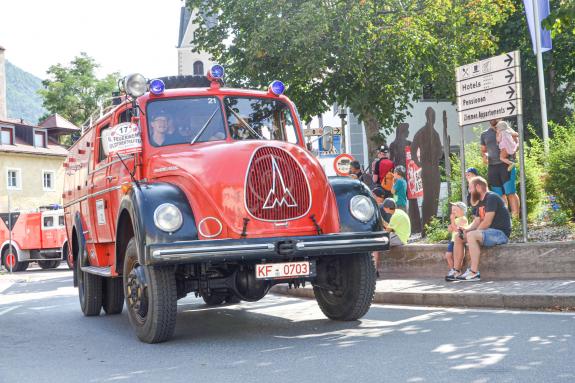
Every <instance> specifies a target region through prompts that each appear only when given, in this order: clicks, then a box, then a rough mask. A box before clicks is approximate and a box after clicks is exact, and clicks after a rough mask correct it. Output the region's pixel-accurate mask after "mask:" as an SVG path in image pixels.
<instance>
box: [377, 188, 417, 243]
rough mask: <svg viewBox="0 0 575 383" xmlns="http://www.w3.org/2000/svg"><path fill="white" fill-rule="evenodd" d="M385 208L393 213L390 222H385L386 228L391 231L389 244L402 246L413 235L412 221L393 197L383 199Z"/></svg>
mask: <svg viewBox="0 0 575 383" xmlns="http://www.w3.org/2000/svg"><path fill="white" fill-rule="evenodd" d="M383 210H384V211H385V212H386V213H388V214H391V219H390V221H389V223H387V222H385V221H384V222H383V227H384V228H385V230H387V231H389V232H390V235H389V246H390V247H394V246H401V245H405V244H406V243H407V240H408V239H409V236H410V235H411V222H410V221H409V216H408V215H407V213H406V212H404V211H403V210H400V209H398V208H397V205H396V203H395V201H394V200H393V199H392V198H386V199H385V200H384V201H383Z"/></svg>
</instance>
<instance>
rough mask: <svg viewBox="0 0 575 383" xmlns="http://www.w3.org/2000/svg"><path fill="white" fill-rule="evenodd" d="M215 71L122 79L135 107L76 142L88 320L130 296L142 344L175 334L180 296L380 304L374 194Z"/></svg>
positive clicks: (71, 202)
mask: <svg viewBox="0 0 575 383" xmlns="http://www.w3.org/2000/svg"><path fill="white" fill-rule="evenodd" d="M223 72H224V69H223V67H221V66H219V65H215V66H213V67H212V68H211V69H210V71H209V73H208V75H207V76H187V77H177V78H176V77H167V78H162V79H154V80H150V81H148V80H146V79H145V78H144V77H143V76H142V75H139V74H136V75H131V76H127V77H126V78H125V79H124V80H123V81H122V83H121V84H122V89H121V90H122V92H123V94H124V95H125V99H124V100H123V101H122V102H121V103H119V105H117V106H115V107H113V108H111V110H109V111H107V112H105V113H104V114H103V115H102V116H101V117H100V118H99V119H98V120H97V122H96V123H94V124H93V125H92V126H90V127H89V128H87V129H86V130H85V132H84V134H83V136H82V137H81V138H80V139H79V140H78V141H77V142H76V143H75V144H74V145H73V146H72V147H71V148H70V153H69V156H68V158H67V160H66V162H65V164H64V167H65V168H66V179H65V186H64V194H63V198H64V211H65V220H66V228H67V235H68V239H69V242H70V244H71V247H70V249H71V258H72V260H73V262H74V264H75V267H74V284H75V286H77V287H78V292H79V298H80V306H81V309H82V311H83V313H84V314H85V315H87V316H93V315H99V314H100V312H101V310H102V309H103V310H104V312H105V313H106V314H118V313H120V312H121V311H122V309H123V304H124V300H125V303H126V307H127V310H128V317H129V320H130V323H131V325H132V327H133V328H134V330H135V332H136V334H137V336H138V338H139V339H140V340H141V341H143V342H148V343H156V342H162V341H165V340H167V339H168V338H170V337H171V336H172V334H173V331H174V328H175V321H176V312H177V300H178V299H180V298H182V297H185V296H186V294H188V293H194V294H195V295H196V296H201V297H203V299H204V301H205V302H206V303H207V304H209V305H217V304H221V303H223V302H238V301H240V300H245V301H257V300H259V299H262V298H263V297H264V296H265V295H266V294H267V293H268V291H269V290H270V288H271V287H272V286H273V285H275V284H279V283H284V284H289V285H290V286H292V287H299V286H302V285H304V284H305V283H306V282H308V283H311V284H312V285H313V288H314V291H315V296H316V299H317V302H318V304H319V307H320V308H321V310H322V311H323V312H324V314H325V315H326V316H327V317H329V318H331V319H334V320H356V319H358V318H360V317H362V316H363V315H365V313H366V312H367V311H368V310H369V307H370V305H371V301H372V298H373V295H374V289H375V281H376V270H375V267H374V263H373V260H372V257H371V252H372V251H379V250H384V249H386V248H387V247H388V236H387V234H386V233H385V232H384V230H383V226H382V222H381V216H380V213H379V210H378V208H377V205H376V203H375V201H374V200H373V199H372V197H371V195H370V192H369V190H368V189H367V188H366V187H365V186H364V185H363V184H362V183H360V182H358V181H355V180H352V179H350V178H347V177H337V178H333V179H328V178H327V177H326V175H325V173H324V172H323V170H322V167H321V166H320V164H319V163H318V161H317V160H316V158H314V157H313V156H312V155H311V153H310V152H308V151H307V150H306V148H305V145H304V138H303V135H302V132H301V123H300V120H299V117H298V114H297V110H296V107H295V105H294V104H293V103H292V102H291V101H290V100H289V99H288V98H287V97H286V96H284V95H283V94H282V93H283V91H284V85H283V84H282V83H281V82H280V81H274V82H272V84H271V85H270V87H269V90H268V91H255V90H245V89H231V88H225V87H224V86H223V80H222V79H223Z"/></svg>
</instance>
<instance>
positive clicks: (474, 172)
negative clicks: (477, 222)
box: [465, 167, 479, 215]
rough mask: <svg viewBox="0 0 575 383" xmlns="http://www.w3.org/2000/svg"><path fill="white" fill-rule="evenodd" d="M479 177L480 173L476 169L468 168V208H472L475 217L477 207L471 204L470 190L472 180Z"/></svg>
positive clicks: (466, 174) (466, 172) (466, 173)
mask: <svg viewBox="0 0 575 383" xmlns="http://www.w3.org/2000/svg"><path fill="white" fill-rule="evenodd" d="M477 176H479V172H478V171H477V169H476V168H474V167H470V168H467V170H466V171H465V179H466V180H467V206H471V214H472V215H475V210H476V209H477V207H476V206H474V205H472V204H471V192H470V191H469V190H470V183H471V180H472V179H473V178H475V177H477Z"/></svg>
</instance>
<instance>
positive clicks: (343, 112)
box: [337, 106, 347, 153]
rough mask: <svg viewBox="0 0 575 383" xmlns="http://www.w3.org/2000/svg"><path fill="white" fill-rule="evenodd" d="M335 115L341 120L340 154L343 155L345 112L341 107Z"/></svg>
mask: <svg viewBox="0 0 575 383" xmlns="http://www.w3.org/2000/svg"><path fill="white" fill-rule="evenodd" d="M337 115H338V116H339V118H340V119H341V152H342V153H345V125H346V121H345V118H346V117H347V112H346V110H345V108H344V107H343V106H340V107H339V110H338V112H337Z"/></svg>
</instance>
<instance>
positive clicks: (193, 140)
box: [190, 108, 219, 145]
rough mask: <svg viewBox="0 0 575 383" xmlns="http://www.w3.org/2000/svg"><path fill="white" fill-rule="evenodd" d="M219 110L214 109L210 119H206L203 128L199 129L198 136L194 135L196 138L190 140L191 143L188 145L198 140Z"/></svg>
mask: <svg viewBox="0 0 575 383" xmlns="http://www.w3.org/2000/svg"><path fill="white" fill-rule="evenodd" d="M218 109H219V108H216V110H214V113H212V115H211V116H210V118H208V121H206V123H205V124H204V126H202V129H200V131H199V132H198V134H196V136H195V137H194V138H192V142H190V145H191V144H193V143H195V142H196V140H197V139H198V138H200V136H201V135H202V133H204V131H205V130H206V128H207V127H208V125H209V124H210V122H212V118H214V116H215V115H216V112H217V111H218Z"/></svg>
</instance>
